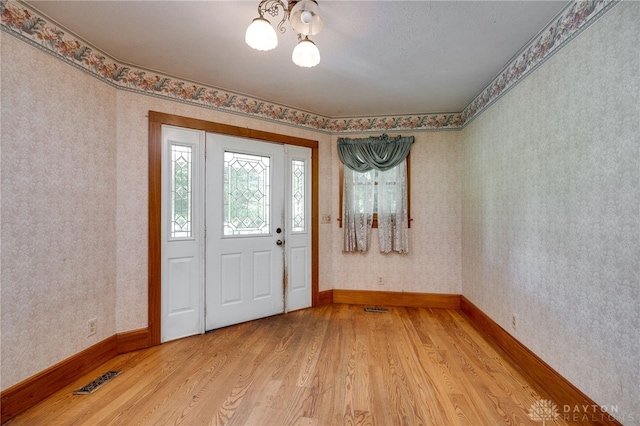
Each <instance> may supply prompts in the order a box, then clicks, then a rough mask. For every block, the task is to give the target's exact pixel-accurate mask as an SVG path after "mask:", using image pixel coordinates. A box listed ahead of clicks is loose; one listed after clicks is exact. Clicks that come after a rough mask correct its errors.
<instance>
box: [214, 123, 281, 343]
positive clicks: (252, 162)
mask: <svg viewBox="0 0 640 426" xmlns="http://www.w3.org/2000/svg"><path fill="white" fill-rule="evenodd" d="M206 162H207V165H206V170H207V177H206V181H207V184H206V187H207V188H206V193H207V195H206V197H207V207H206V229H207V239H206V240H207V241H206V258H207V259H206V271H207V273H206V306H207V309H206V311H207V313H206V329H207V330H211V329H214V328H219V327H224V326H227V325H231V324H237V323H240V322H244V321H250V320H253V319H256V318H263V317H266V316H270V315H275V314H279V313H282V312H284V294H285V293H284V250H283V249H284V235H285V234H284V166H285V155H284V146H283V145H279V144H273V143H265V142H258V141H254V140H249V139H244V138H239V137H232V136H226V135H220V134H213V133H208V134H207V159H206Z"/></svg>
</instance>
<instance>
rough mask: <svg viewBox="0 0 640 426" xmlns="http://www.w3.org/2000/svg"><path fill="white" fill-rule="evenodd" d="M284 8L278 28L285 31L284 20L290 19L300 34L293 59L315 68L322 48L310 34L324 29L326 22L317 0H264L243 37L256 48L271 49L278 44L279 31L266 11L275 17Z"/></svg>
mask: <svg viewBox="0 0 640 426" xmlns="http://www.w3.org/2000/svg"><path fill="white" fill-rule="evenodd" d="M280 9H282V12H283V15H284V16H283V17H282V19H281V20H280V23H278V26H277V28H278V31H280V32H281V33H284V32H285V31H286V29H285V28H284V26H283V25H284V23H285V22H286V21H287V19H289V22H291V27H292V28H293V29H294V30H295V31H296V32H297V33H298V44H297V46H296V47H295V49H293V54H292V55H291V59H292V60H293V62H294V63H295V64H296V65H298V66H300V67H305V68H308V67H314V66H316V65H318V64H319V63H320V51H319V50H318V47H317V46H316V45H315V43H314V42H313V41H311V40H309V36H310V35H315V34H318V33H319V32H320V30H322V26H323V22H322V17H321V16H320V7H319V6H318V2H316V1H315V0H289V1H288V2H286V3H285V2H283V1H282V0H262V1H261V2H260V4H259V5H258V14H259V15H260V16H258V17H257V18H256V19H254V20H253V22H251V24H250V25H249V27H248V28H247V32H246V33H245V36H244V40H245V41H246V42H247V44H248V45H249V46H250V47H252V48H253V49H256V50H263V51H265V50H271V49H275V48H276V46H277V45H278V34H277V33H276V30H275V29H274V28H273V27H272V26H271V23H270V22H269V21H268V20H267V19H265V17H264V14H265V13H269V14H270V15H271V16H273V17H276V16H278V15H279V14H280Z"/></svg>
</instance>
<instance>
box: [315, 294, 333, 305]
mask: <svg viewBox="0 0 640 426" xmlns="http://www.w3.org/2000/svg"><path fill="white" fill-rule="evenodd" d="M332 304H333V290H325V291H320V292H318V306H323V305H332Z"/></svg>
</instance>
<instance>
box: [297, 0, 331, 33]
mask: <svg viewBox="0 0 640 426" xmlns="http://www.w3.org/2000/svg"><path fill="white" fill-rule="evenodd" d="M289 21H290V22H291V26H292V27H293V29H294V30H296V32H297V33H299V34H303V35H315V34H318V33H319V32H320V31H321V30H322V27H323V26H324V23H323V21H322V17H321V16H320V7H319V6H318V3H316V2H315V1H314V0H300V1H299V2H297V3H296V4H295V6H293V8H292V9H291V12H290V13H289Z"/></svg>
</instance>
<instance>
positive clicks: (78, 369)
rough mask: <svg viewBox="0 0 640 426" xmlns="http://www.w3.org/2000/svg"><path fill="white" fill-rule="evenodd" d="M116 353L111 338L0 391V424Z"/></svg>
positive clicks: (115, 343)
mask: <svg viewBox="0 0 640 426" xmlns="http://www.w3.org/2000/svg"><path fill="white" fill-rule="evenodd" d="M117 354H118V339H117V337H116V336H115V335H114V336H111V337H109V338H106V339H104V340H103V341H101V342H98V343H96V344H95V345H93V346H91V347H89V348H87V349H85V350H83V351H82V352H79V353H77V354H75V355H73V356H71V357H69V358H67V359H65V360H64V361H61V362H59V363H58V364H55V365H53V366H51V367H49V368H47V369H46V370H44V371H42V372H40V373H38V374H36V375H35V376H31V377H29V378H28V379H26V380H24V381H22V382H20V383H18V384H16V385H13V386H11V387H10V388H8V389H6V390H4V391H2V394H1V396H0V399H1V401H2V409H1V412H2V415H1V418H2V420H1V421H2V423H3V424H4V423H5V422H7V421H9V420H11V419H12V418H14V417H15V416H17V415H18V414H20V413H22V412H23V411H26V410H27V409H29V408H31V407H33V406H34V405H36V404H37V403H39V402H40V401H42V400H44V399H46V398H48V397H49V396H51V395H53V394H54V393H55V392H57V391H59V390H60V389H62V388H63V387H65V386H67V385H69V384H71V383H73V381H75V380H77V379H79V378H80V377H82V376H83V375H84V374H87V373H88V372H90V371H91V370H93V369H95V368H96V367H98V366H100V365H101V364H104V363H105V362H107V361H109V360H110V359H112V358H113V357H115V356H116V355H117Z"/></svg>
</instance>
